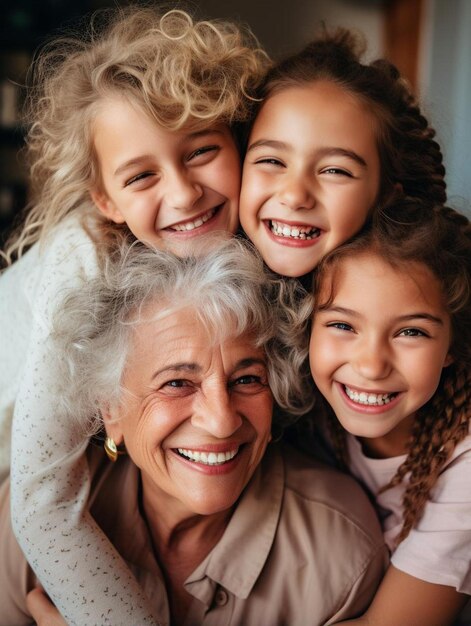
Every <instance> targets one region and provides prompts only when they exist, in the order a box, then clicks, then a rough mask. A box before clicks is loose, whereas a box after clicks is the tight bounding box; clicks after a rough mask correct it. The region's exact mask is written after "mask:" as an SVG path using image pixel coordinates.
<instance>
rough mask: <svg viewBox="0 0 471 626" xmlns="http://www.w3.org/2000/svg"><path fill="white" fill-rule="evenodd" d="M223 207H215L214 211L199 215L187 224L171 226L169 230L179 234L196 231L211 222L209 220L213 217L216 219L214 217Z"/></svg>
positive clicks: (181, 223)
mask: <svg viewBox="0 0 471 626" xmlns="http://www.w3.org/2000/svg"><path fill="white" fill-rule="evenodd" d="M223 204H224V203H223ZM221 207H222V204H220V205H219V206H217V207H214V208H213V209H210V210H209V211H206V213H203V214H202V215H198V217H196V218H195V219H193V220H188V221H186V222H179V223H178V224H174V225H173V226H169V230H176V231H178V232H186V231H188V230H195V228H200V226H203V224H206V222H209V220H210V219H211V218H212V217H214V215H216V213H217V212H218V211H219V210H220V208H221Z"/></svg>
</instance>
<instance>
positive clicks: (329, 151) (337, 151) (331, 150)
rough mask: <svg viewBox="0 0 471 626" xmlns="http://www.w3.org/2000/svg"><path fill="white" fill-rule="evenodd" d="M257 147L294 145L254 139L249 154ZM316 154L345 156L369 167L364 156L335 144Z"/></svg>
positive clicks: (289, 147) (286, 147)
mask: <svg viewBox="0 0 471 626" xmlns="http://www.w3.org/2000/svg"><path fill="white" fill-rule="evenodd" d="M257 148H273V149H275V150H285V151H288V152H290V151H292V147H291V146H290V144H288V143H286V142H284V141H277V140H274V139H259V140H258V141H254V143H252V144H250V146H249V147H248V148H247V154H248V153H249V152H250V151H252V150H256V149H257ZM316 155H317V156H318V157H320V158H322V157H328V156H343V157H347V158H348V159H352V161H356V162H357V163H358V164H359V165H361V166H362V167H367V163H366V161H365V159H364V158H363V157H362V156H360V155H359V154H357V153H356V152H354V151H353V150H347V149H346V148H340V147H335V146H332V147H325V148H321V149H320V150H317V151H316Z"/></svg>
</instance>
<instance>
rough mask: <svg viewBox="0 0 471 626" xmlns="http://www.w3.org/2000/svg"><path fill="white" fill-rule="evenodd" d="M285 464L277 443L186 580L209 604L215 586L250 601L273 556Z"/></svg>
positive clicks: (191, 591) (269, 451) (199, 596)
mask: <svg viewBox="0 0 471 626" xmlns="http://www.w3.org/2000/svg"><path fill="white" fill-rule="evenodd" d="M283 487H284V465H283V459H282V456H281V452H280V450H279V448H278V446H277V445H276V444H273V445H272V446H270V447H269V448H268V449H267V451H266V453H265V456H264V458H263V460H262V462H261V464H260V465H259V467H258V468H257V470H256V472H255V474H254V475H253V477H252V479H251V480H250V482H249V484H248V485H247V487H246V489H245V491H244V493H243V494H242V497H241V498H240V500H239V502H238V504H237V506H236V508H235V510H234V513H233V515H232V517H231V519H230V521H229V524H228V526H227V528H226V530H225V532H224V534H223V536H222V538H221V539H220V540H219V542H218V543H217V545H216V546H215V547H214V548H213V550H212V551H211V552H210V553H209V554H208V556H207V557H206V558H205V559H204V561H203V562H202V563H201V564H200V565H199V566H198V567H197V568H196V569H195V571H194V572H193V573H192V574H191V575H190V576H189V577H188V578H187V580H186V581H185V588H186V589H187V591H188V592H189V593H191V594H192V595H193V596H195V597H197V598H198V599H199V600H201V601H202V602H204V603H206V604H209V603H210V600H211V597H212V594H213V593H214V586H215V585H213V584H208V583H209V582H210V581H206V584H202V581H203V580H204V579H205V578H209V579H210V580H212V581H214V583H217V584H219V585H221V586H222V587H224V588H225V589H226V590H228V591H229V592H231V593H232V594H234V595H235V596H237V597H239V598H241V599H246V598H247V597H248V596H249V594H250V592H251V591H252V588H253V586H254V584H255V582H256V581H257V579H258V577H259V575H260V572H261V571H262V569H263V567H264V565H265V563H266V560H267V558H268V554H269V553H270V550H271V547H272V545H273V541H274V538H275V534H276V530H277V527H278V520H279V516H280V511H281V505H282V500H283Z"/></svg>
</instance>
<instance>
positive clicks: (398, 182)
mask: <svg viewBox="0 0 471 626" xmlns="http://www.w3.org/2000/svg"><path fill="white" fill-rule="evenodd" d="M364 51H365V45H364V42H363V40H362V39H361V38H360V37H359V36H356V35H354V34H353V33H352V32H351V31H349V30H346V29H337V30H335V31H333V32H332V33H329V32H324V33H323V34H322V35H321V36H319V37H318V38H317V39H314V40H313V41H312V42H311V43H309V44H308V45H307V46H306V47H305V48H304V49H303V50H301V51H300V52H299V53H297V54H294V55H292V56H289V57H287V58H286V59H284V60H282V61H280V62H279V63H278V64H277V65H275V66H274V67H273V68H272V69H271V70H270V71H269V72H268V74H267V77H266V79H265V81H264V82H263V84H262V86H261V90H260V98H261V105H260V106H263V101H264V100H266V99H267V98H269V97H270V96H271V95H273V94H275V93H279V92H280V91H282V90H284V89H287V88H290V87H293V86H303V85H306V84H309V83H312V82H314V81H320V80H326V81H331V82H334V83H336V84H337V85H339V86H340V87H341V88H342V89H344V90H345V91H346V92H347V93H350V94H353V95H354V96H355V97H357V98H359V99H360V101H362V102H363V103H364V105H365V106H366V107H367V109H368V110H369V111H371V113H372V115H373V117H374V118H375V119H376V122H377V143H378V151H379V157H380V163H381V188H380V193H379V197H378V204H380V205H381V204H384V203H385V202H386V199H388V198H389V196H390V194H391V193H392V191H393V190H394V189H395V188H397V187H399V186H400V187H401V188H402V190H403V192H404V195H405V196H408V197H412V198H417V199H421V200H427V201H431V202H433V203H434V204H443V203H444V202H445V201H446V191H445V190H446V185H445V180H444V175H445V168H444V166H443V158H442V153H441V150H440V146H439V145H438V143H437V142H436V141H435V140H434V137H435V131H434V129H433V128H432V127H431V126H430V125H429V123H428V121H427V119H426V118H425V117H424V115H423V113H422V112H421V110H420V107H419V104H418V102H417V100H416V98H415V97H414V95H413V93H412V90H411V88H410V86H409V84H408V83H407V81H406V80H405V78H404V77H403V76H401V74H400V73H399V71H398V69H397V68H396V67H395V66H394V65H393V64H392V63H390V62H389V61H387V60H385V59H379V60H376V61H374V62H372V63H370V64H365V63H363V62H362V61H361V58H362V55H363V53H364Z"/></svg>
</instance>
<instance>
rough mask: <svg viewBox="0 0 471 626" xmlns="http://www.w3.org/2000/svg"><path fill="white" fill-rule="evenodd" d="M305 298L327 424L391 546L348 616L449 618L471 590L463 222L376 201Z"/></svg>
mask: <svg viewBox="0 0 471 626" xmlns="http://www.w3.org/2000/svg"><path fill="white" fill-rule="evenodd" d="M314 296H315V313H314V318H313V324H312V334H311V342H310V365H311V372H312V375H313V378H314V381H315V383H316V385H317V387H318V389H319V390H320V392H321V393H322V394H323V396H324V398H325V399H326V400H327V402H328V405H330V408H329V407H327V410H326V417H325V420H324V429H323V433H324V434H325V435H326V437H325V438H326V440H327V441H328V442H329V443H330V446H331V449H333V451H334V452H335V454H336V456H337V458H338V459H339V460H340V461H341V463H342V464H344V465H345V466H347V467H348V469H349V470H350V471H351V472H352V473H353V474H354V475H355V476H356V477H357V478H358V479H359V480H360V481H361V482H362V483H363V484H364V485H365V486H366V488H367V489H368V490H369V491H370V492H371V494H372V496H373V498H374V499H375V501H376V504H377V507H378V512H379V515H380V518H381V521H382V524H383V528H384V533H385V539H386V542H387V544H388V546H389V547H390V549H391V552H392V558H391V563H392V564H391V566H390V568H389V570H388V572H387V574H386V576H385V579H384V581H383V583H382V584H381V586H380V589H379V591H378V593H377V595H376V597H375V599H374V601H373V603H372V605H371V607H370V609H369V610H368V612H367V613H366V614H365V616H363V617H362V618H359V619H357V620H353V622H348V623H349V624H350V623H358V624H360V623H362V624H363V623H364V624H374V625H375V626H376V625H379V624H381V626H406V625H407V626H409V625H412V624H413V625H414V626H446V625H447V624H451V623H452V622H453V620H454V619H455V617H456V615H457V614H458V613H459V611H460V610H461V608H462V606H463V605H464V604H465V602H466V600H467V598H468V596H469V595H470V594H471V435H470V432H469V420H470V417H471V375H470V366H471V226H470V223H469V222H468V220H467V219H466V218H465V217H464V216H462V215H459V214H458V213H456V212H454V211H453V210H451V209H448V208H445V207H443V206H439V207H436V208H433V209H431V207H430V206H422V205H420V204H419V203H418V202H417V201H410V200H409V201H403V202H402V203H401V204H396V205H395V206H392V207H390V208H388V209H385V210H383V211H379V212H378V213H377V214H376V215H375V216H374V218H373V223H372V224H371V225H370V226H369V227H368V228H367V229H365V231H364V232H363V233H362V234H360V235H359V236H358V237H357V238H354V239H353V240H352V241H351V242H349V243H347V244H345V245H343V246H341V247H340V248H338V249H337V250H335V251H334V252H332V253H331V254H329V255H328V256H327V257H326V258H325V259H324V260H323V262H322V263H321V264H320V266H319V268H318V271H317V272H316V276H315V286H314ZM336 418H337V419H336ZM321 430H322V429H321Z"/></svg>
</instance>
